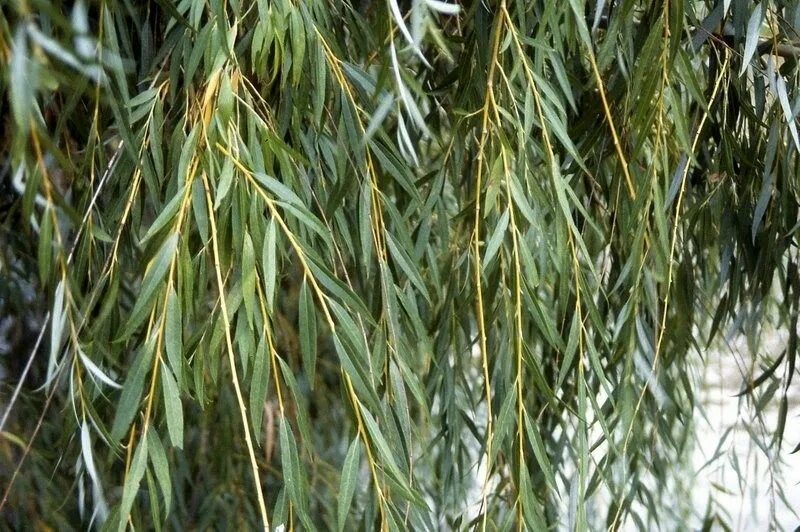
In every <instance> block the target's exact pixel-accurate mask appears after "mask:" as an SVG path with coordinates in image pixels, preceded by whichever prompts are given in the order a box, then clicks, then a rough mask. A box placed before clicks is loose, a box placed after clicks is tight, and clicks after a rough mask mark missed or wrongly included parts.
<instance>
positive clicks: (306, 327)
mask: <svg viewBox="0 0 800 532" xmlns="http://www.w3.org/2000/svg"><path fill="white" fill-rule="evenodd" d="M299 303H300V304H299V316H298V323H299V332H300V352H301V353H302V355H303V371H304V372H305V374H306V378H307V379H308V384H309V386H310V387H311V389H312V390H313V389H314V376H315V374H316V367H317V315H316V307H315V306H314V298H313V296H312V295H311V290H310V289H309V287H308V283H307V282H306V281H305V280H304V281H303V285H302V287H301V288H300V302H299Z"/></svg>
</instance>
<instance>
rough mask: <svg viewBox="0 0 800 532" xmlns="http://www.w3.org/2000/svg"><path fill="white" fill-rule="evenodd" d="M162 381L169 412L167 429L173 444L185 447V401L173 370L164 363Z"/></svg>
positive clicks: (165, 408) (179, 447) (165, 402)
mask: <svg viewBox="0 0 800 532" xmlns="http://www.w3.org/2000/svg"><path fill="white" fill-rule="evenodd" d="M161 383H162V386H161V388H162V390H163V391H164V410H165V411H166V413H167V430H168V431H169V439H170V441H171V442H172V445H173V446H175V447H177V448H178V449H183V403H182V402H181V396H180V392H179V391H178V386H177V385H176V384H175V379H174V377H173V376H172V372H171V371H170V369H169V368H168V367H167V366H166V364H163V363H162V366H161Z"/></svg>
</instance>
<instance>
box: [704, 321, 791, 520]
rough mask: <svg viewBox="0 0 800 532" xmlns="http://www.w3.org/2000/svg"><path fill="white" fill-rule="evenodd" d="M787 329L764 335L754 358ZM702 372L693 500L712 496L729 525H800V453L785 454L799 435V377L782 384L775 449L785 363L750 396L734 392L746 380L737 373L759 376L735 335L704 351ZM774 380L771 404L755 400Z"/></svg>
mask: <svg viewBox="0 0 800 532" xmlns="http://www.w3.org/2000/svg"><path fill="white" fill-rule="evenodd" d="M788 336H789V334H788V331H786V330H783V331H775V332H772V333H768V334H765V335H764V337H763V340H762V342H761V346H760V354H759V357H758V360H760V361H763V360H764V358H765V356H767V357H769V358H770V359H771V360H774V359H775V357H778V356H779V355H780V353H781V352H782V351H783V350H784V349H785V348H786V347H787V343H788ZM704 356H705V358H706V363H705V369H704V370H703V375H702V376H701V382H702V383H703V386H702V389H701V395H700V399H701V403H702V405H703V406H702V408H701V409H698V410H699V411H698V412H697V413H696V418H695V430H696V432H697V436H698V438H697V446H696V448H695V451H694V456H693V466H694V468H695V472H694V475H695V483H694V487H693V488H692V498H693V500H694V502H695V504H696V505H702V508H705V505H706V504H707V503H708V500H709V495H711V498H712V499H713V500H714V501H716V503H717V504H716V505H715V509H716V510H717V511H718V512H719V513H721V514H723V515H725V516H726V518H727V519H726V521H727V522H728V523H729V524H731V525H732V526H733V529H734V530H741V531H749V530H772V529H783V530H789V531H792V530H795V528H796V527H798V525H800V518H798V517H797V515H796V513H795V512H797V513H800V452H798V453H795V454H790V452H791V451H792V449H794V448H795V446H797V444H798V442H799V441H800V423H798V416H800V393H798V390H800V377H798V376H797V375H795V378H794V379H793V381H792V383H791V385H790V386H789V387H788V389H787V407H788V408H787V415H786V428H785V431H784V441H783V443H782V445H781V448H780V450H778V448H777V443H774V442H773V438H774V434H775V430H776V427H777V425H778V418H779V410H780V407H779V405H780V398H781V397H782V396H783V393H784V384H785V379H786V377H787V376H786V375H785V373H784V370H785V368H784V367H783V366H781V367H779V368H778V370H777V371H776V372H775V374H774V375H773V376H772V378H770V379H767V380H765V381H764V382H763V384H761V385H760V386H759V387H758V388H757V389H756V390H755V391H754V393H753V394H752V395H749V396H742V397H737V394H738V393H739V392H740V391H741V390H742V389H743V386H744V384H745V381H744V379H743V377H742V375H753V377H754V378H756V377H758V376H759V375H761V374H762V372H763V371H764V369H765V368H764V367H763V365H762V364H759V366H757V367H753V364H754V360H755V357H754V356H753V353H751V352H750V349H749V348H748V346H747V342H746V340H745V338H744V337H736V338H734V339H731V340H730V341H729V342H727V343H725V345H724V347H717V348H715V349H712V350H709V351H707V352H706V353H704ZM770 387H773V389H774V396H773V397H772V399H770V400H769V403H765V404H764V405H760V406H761V407H760V408H756V403H757V402H758V401H759V399H761V398H765V395H767V394H768V393H769V391H768V390H769V388H770Z"/></svg>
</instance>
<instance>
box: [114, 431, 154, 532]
mask: <svg viewBox="0 0 800 532" xmlns="http://www.w3.org/2000/svg"><path fill="white" fill-rule="evenodd" d="M146 468H147V438H146V437H145V438H141V439H140V440H139V445H138V446H137V447H136V451H135V452H134V453H133V460H131V468H130V470H129V471H128V474H127V475H126V477H125V486H124V488H123V490H122V502H121V503H120V510H119V526H118V527H117V532H123V531H124V530H125V529H126V528H127V527H128V517H129V516H130V514H131V508H132V507H133V501H134V499H135V498H136V494H137V493H138V492H139V484H140V483H141V482H142V477H144V472H145V469H146Z"/></svg>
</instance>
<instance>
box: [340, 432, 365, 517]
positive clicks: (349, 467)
mask: <svg viewBox="0 0 800 532" xmlns="http://www.w3.org/2000/svg"><path fill="white" fill-rule="evenodd" d="M360 464H361V443H360V442H359V441H358V438H355V439H353V441H352V442H351V443H350V448H349V449H348V450H347V456H345V459H344V465H343V466H342V476H341V479H340V480H339V493H338V501H337V506H336V515H337V521H336V522H337V527H338V530H339V532H342V531H343V530H344V527H345V524H346V522H347V514H348V512H349V511H350V504H351V503H352V502H353V494H354V493H355V491H356V481H357V480H358V469H359V465H360Z"/></svg>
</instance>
